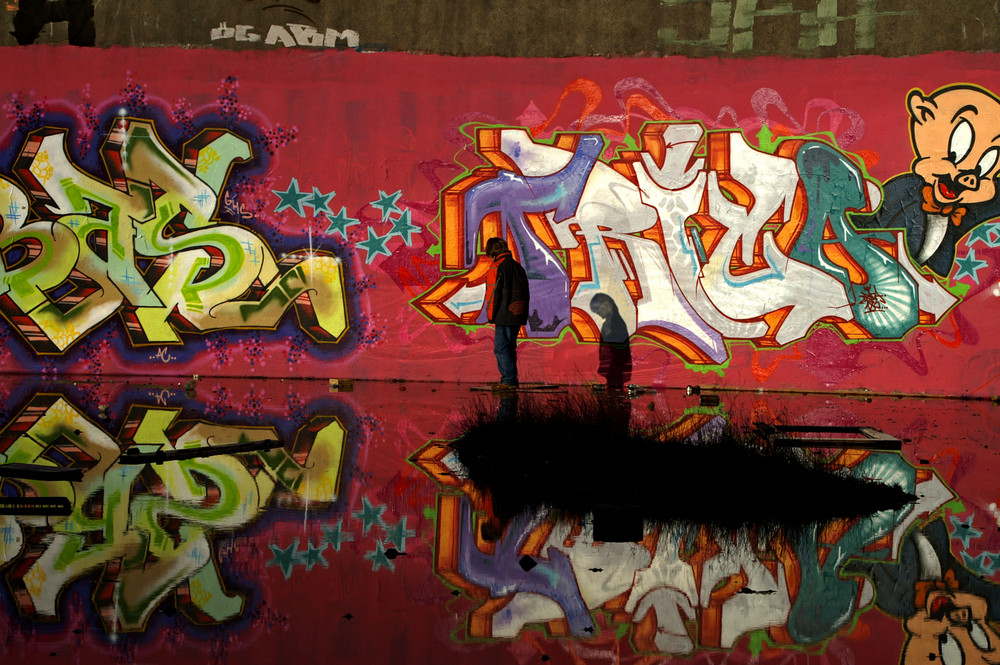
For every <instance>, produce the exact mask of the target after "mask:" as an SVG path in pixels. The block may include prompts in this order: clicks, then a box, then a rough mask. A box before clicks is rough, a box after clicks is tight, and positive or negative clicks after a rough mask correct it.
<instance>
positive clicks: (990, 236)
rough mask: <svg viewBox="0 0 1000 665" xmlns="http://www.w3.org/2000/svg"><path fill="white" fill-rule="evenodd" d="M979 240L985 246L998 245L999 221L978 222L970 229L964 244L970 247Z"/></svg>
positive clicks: (999, 239)
mask: <svg viewBox="0 0 1000 665" xmlns="http://www.w3.org/2000/svg"><path fill="white" fill-rule="evenodd" d="M980 241H982V243H983V244H984V245H986V246H987V247H1000V222H989V223H986V224H980V225H979V226H977V227H976V228H974V229H972V231H971V232H970V233H969V239H968V240H966V241H965V244H966V245H968V246H969V247H972V246H973V245H975V244H976V243H977V242H980Z"/></svg>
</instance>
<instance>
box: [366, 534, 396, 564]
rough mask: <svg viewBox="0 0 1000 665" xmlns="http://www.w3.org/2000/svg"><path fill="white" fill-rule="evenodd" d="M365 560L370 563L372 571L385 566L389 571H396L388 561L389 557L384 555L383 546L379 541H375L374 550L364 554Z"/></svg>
mask: <svg viewBox="0 0 1000 665" xmlns="http://www.w3.org/2000/svg"><path fill="white" fill-rule="evenodd" d="M365 558H366V559H368V560H369V561H371V562H372V570H373V571H375V570H378V569H379V568H381V567H382V566H385V567H386V568H388V569H389V570H395V569H396V567H395V566H394V565H393V563H392V561H390V560H389V557H387V556H386V555H385V546H384V545H383V544H382V541H381V540H378V539H376V540H375V549H374V550H372V551H370V552H368V553H367V554H365Z"/></svg>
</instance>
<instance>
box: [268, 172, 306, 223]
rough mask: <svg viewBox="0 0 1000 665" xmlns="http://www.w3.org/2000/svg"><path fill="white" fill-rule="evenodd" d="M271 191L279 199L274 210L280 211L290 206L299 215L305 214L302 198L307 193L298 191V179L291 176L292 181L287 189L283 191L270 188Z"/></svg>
mask: <svg viewBox="0 0 1000 665" xmlns="http://www.w3.org/2000/svg"><path fill="white" fill-rule="evenodd" d="M271 191H272V192H274V193H275V194H277V196H278V198H279V199H281V200H280V201H279V203H278V207H277V208H275V209H274V212H281V211H282V210H284V209H285V208H291V209H292V210H294V211H295V214H297V215H298V216H299V217H304V216H305V210H303V209H302V199H304V198H306V197H308V196H309V195H308V194H303V193H302V192H300V191H299V181H298V180H296V179H295V178H292V182H291V183H289V185H288V189H286V190H285V191H283V192H282V191H280V190H277V189H272V190H271Z"/></svg>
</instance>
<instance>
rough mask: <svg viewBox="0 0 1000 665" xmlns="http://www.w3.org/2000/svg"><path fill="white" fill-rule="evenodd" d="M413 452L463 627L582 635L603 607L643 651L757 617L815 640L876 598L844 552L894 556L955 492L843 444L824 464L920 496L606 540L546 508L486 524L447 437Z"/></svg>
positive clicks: (724, 643)
mask: <svg viewBox="0 0 1000 665" xmlns="http://www.w3.org/2000/svg"><path fill="white" fill-rule="evenodd" d="M712 422H713V421H712V420H711V419H708V418H706V417H705V415H704V414H686V415H685V416H684V417H683V418H682V419H681V420H680V421H678V422H677V423H675V424H674V425H673V427H675V428H676V431H678V432H683V431H689V430H691V429H692V428H694V431H695V433H697V432H698V431H701V430H700V429H699V428H702V429H703V428H704V427H708V426H710V425H711V424H712ZM414 459H415V461H416V462H417V464H419V465H420V466H421V468H423V469H424V470H425V471H426V472H427V473H428V474H429V475H432V476H433V477H434V478H435V479H436V480H437V481H438V482H439V483H440V484H441V485H442V486H444V487H446V488H449V490H451V491H449V493H445V494H442V495H441V496H440V497H439V504H438V525H437V539H436V569H437V572H438V573H439V574H440V575H441V576H442V577H443V578H444V579H446V580H447V581H448V582H450V583H451V584H453V585H455V586H457V587H459V588H461V589H463V590H464V591H465V592H466V593H467V594H468V595H469V596H470V597H472V598H475V599H477V601H478V606H477V607H476V608H475V609H474V610H472V611H471V612H470V614H469V622H468V628H467V630H468V635H469V637H471V638H516V637H518V636H519V635H520V634H521V632H522V631H523V630H525V628H526V627H528V626H531V625H538V624H542V625H545V627H546V629H547V631H548V632H549V633H550V634H554V635H575V636H581V637H585V636H586V635H587V634H593V633H594V632H595V630H597V624H596V623H595V620H594V613H595V612H598V611H602V612H604V613H606V614H607V615H609V616H610V618H611V621H612V622H613V623H617V624H619V625H630V626H631V638H632V643H633V646H634V647H635V648H636V649H637V650H639V651H644V652H651V653H669V654H690V653H692V652H694V651H696V650H697V649H701V648H725V649H730V648H733V647H734V645H735V644H736V643H737V642H738V641H739V640H740V639H741V638H743V637H745V636H746V635H747V634H748V633H751V632H753V631H763V632H764V633H765V634H766V639H767V640H768V641H769V642H770V643H772V644H774V645H776V646H781V645H784V646H795V645H805V644H814V643H822V642H823V641H825V640H826V639H827V638H829V637H831V636H833V635H834V634H836V633H837V631H839V630H840V629H842V628H844V627H845V626H848V625H850V624H851V622H852V621H853V620H854V618H855V615H856V614H857V613H858V612H859V611H863V610H864V609H866V608H867V607H868V606H869V604H870V602H871V601H872V596H873V591H874V586H873V582H872V581H869V580H866V579H864V578H863V577H861V575H862V574H863V572H862V571H854V574H855V575H856V576H855V577H850V576H849V575H847V574H844V570H845V565H846V564H848V563H849V562H851V561H854V560H856V559H864V560H882V561H891V560H894V559H896V558H897V557H898V556H899V552H900V547H901V545H902V543H903V542H904V541H905V535H906V534H907V532H908V530H909V529H910V527H911V526H912V525H913V524H914V523H915V522H916V521H917V520H921V519H924V518H926V517H927V516H928V515H930V514H932V513H933V512H934V511H936V510H937V509H938V508H940V507H941V506H942V505H943V504H945V503H946V502H947V501H948V500H950V499H951V498H952V496H953V495H952V493H951V491H950V490H949V489H948V488H947V487H945V486H944V485H943V484H942V483H941V481H940V479H939V478H938V477H937V476H936V475H934V474H933V472H931V471H929V470H927V469H922V468H920V469H915V468H914V467H912V466H910V465H909V464H908V463H907V462H905V461H904V460H903V459H902V457H901V456H900V455H898V454H896V453H870V452H865V451H858V450H853V451H852V450H846V451H842V452H840V453H839V454H838V455H836V456H835V457H834V458H833V459H831V460H830V461H829V464H830V465H831V467H832V468H840V469H843V471H844V473H846V474H849V475H851V476H852V477H856V478H865V479H871V480H876V481H878V482H883V483H887V484H890V485H895V486H899V487H901V488H903V489H904V490H906V491H910V492H913V493H914V494H916V495H917V496H919V497H920V498H919V500H918V501H917V503H916V504H915V505H908V506H906V507H904V508H902V509H900V510H898V511H896V510H886V511H881V512H877V513H874V514H872V515H870V516H867V517H864V518H861V519H850V520H838V521H835V522H831V523H830V524H828V525H826V526H824V527H823V528H819V527H818V526H813V527H811V528H808V529H805V530H803V531H802V532H800V533H787V532H786V531H785V530H784V529H772V530H769V531H767V532H765V531H764V530H757V529H752V530H750V531H749V532H748V533H746V534H744V535H742V536H740V537H731V534H730V537H724V536H722V535H721V534H713V533H712V532H711V531H710V530H709V529H707V528H705V527H699V526H689V525H685V526H675V525H662V526H658V527H652V526H647V529H646V532H645V537H644V539H643V540H642V541H641V542H635V543H631V542H603V543H602V542H596V541H595V540H594V530H593V521H592V519H591V518H590V517H588V518H586V519H585V520H583V521H582V522H580V523H577V522H572V521H570V522H567V521H564V520H558V519H556V518H553V517H551V516H550V515H548V514H547V513H545V512H544V511H543V512H541V513H537V514H526V515H522V516H520V517H518V518H516V519H514V520H513V521H511V522H510V523H509V524H508V525H507V526H506V528H504V529H503V531H502V532H500V533H495V534H492V535H491V534H490V530H491V528H490V524H491V523H492V518H491V515H490V510H489V505H490V501H489V498H488V497H484V496H482V495H480V494H478V493H477V491H476V490H475V488H474V487H473V486H472V485H471V484H470V483H469V481H468V480H465V479H464V470H463V469H461V468H460V467H458V466H456V463H455V460H454V457H453V456H452V455H450V454H449V449H448V448H447V447H446V446H444V445H442V444H439V443H437V442H432V443H430V444H428V446H426V447H425V448H424V449H423V450H421V451H420V452H419V453H418V454H417V455H415V457H414ZM706 482H708V483H710V482H711V477H710V476H709V477H707V478H706ZM455 490H457V492H455ZM719 509H720V510H725V507H724V506H723V505H720V508H719Z"/></svg>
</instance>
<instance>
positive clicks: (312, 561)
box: [305, 542, 330, 571]
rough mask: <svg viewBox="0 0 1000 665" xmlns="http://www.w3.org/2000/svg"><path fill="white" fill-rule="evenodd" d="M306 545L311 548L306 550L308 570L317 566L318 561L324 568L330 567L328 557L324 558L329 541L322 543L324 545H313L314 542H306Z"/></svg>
mask: <svg viewBox="0 0 1000 665" xmlns="http://www.w3.org/2000/svg"><path fill="white" fill-rule="evenodd" d="M306 545H307V546H308V548H309V549H307V550H306V553H305V555H306V558H305V564H306V570H307V571H309V570H312V567H313V566H315V565H316V564H317V563H321V564H323V567H324V568H329V567H330V564H328V563H327V562H326V559H325V558H323V550H325V549H326V548H327V545H328V544H327V543H322V545H323V547H313V544H312V543H311V542H310V543H306Z"/></svg>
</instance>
